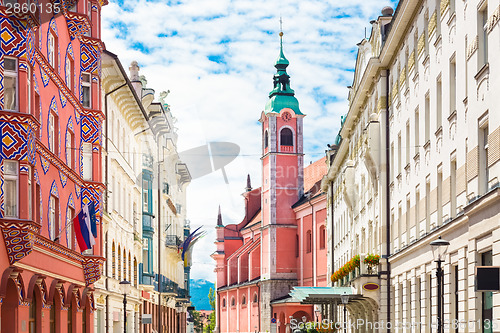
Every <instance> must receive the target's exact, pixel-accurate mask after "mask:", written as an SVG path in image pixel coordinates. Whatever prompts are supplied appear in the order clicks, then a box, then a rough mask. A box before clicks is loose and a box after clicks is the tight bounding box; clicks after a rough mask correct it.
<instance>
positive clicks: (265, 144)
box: [264, 131, 269, 149]
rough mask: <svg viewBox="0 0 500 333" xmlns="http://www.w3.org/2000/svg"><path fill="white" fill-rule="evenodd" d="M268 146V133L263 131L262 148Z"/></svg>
mask: <svg viewBox="0 0 500 333" xmlns="http://www.w3.org/2000/svg"><path fill="white" fill-rule="evenodd" d="M268 146H269V133H268V132H267V131H265V132H264V149H266V148H267V147H268Z"/></svg>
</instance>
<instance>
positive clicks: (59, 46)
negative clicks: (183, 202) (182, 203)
mask: <svg viewBox="0 0 500 333" xmlns="http://www.w3.org/2000/svg"><path fill="white" fill-rule="evenodd" d="M19 3H20V4H22V3H24V2H23V1H19ZM50 5H52V6H51V7H50V8H51V9H50V10H49V9H48V8H49V6H50ZM103 5H105V2H104V1H93V0H91V1H78V2H76V1H74V2H73V3H69V2H63V1H60V2H47V1H41V2H39V7H38V8H35V9H36V11H33V12H29V10H28V13H25V14H22V15H21V14H10V12H11V10H9V7H6V6H0V10H1V11H2V16H1V17H0V24H1V54H0V57H1V58H0V82H2V85H1V86H0V110H1V111H0V133H1V149H0V191H1V193H0V227H1V231H2V235H3V242H0V243H1V245H0V272H1V280H0V302H1V303H0V304H1V305H0V312H1V332H9V333H10V332H37V333H40V332H56V331H57V332H92V331H93V309H94V300H93V289H92V283H93V282H95V281H96V280H97V279H99V277H100V274H101V268H102V263H103V260H104V259H103V258H102V257H101V250H100V249H101V248H102V241H101V233H100V230H101V228H100V227H101V225H100V221H101V202H102V200H101V199H102V193H103V190H104V186H103V184H102V183H101V127H102V126H101V124H102V121H103V114H102V112H101V101H100V54H101V51H102V50H103V44H102V42H101V41H100V12H101V7H102V6H103ZM28 8H32V7H28ZM33 8H34V7H33ZM56 8H57V9H56ZM55 11H60V13H59V14H58V15H56V16H54V14H53V12H55ZM91 200H92V201H93V202H94V204H95V206H96V211H97V220H98V237H97V239H96V245H95V246H94V249H93V250H89V251H87V252H86V253H85V254H81V251H80V249H79V248H78V245H77V244H76V239H75V236H74V231H73V228H72V224H71V221H72V218H73V217H74V216H75V215H76V214H77V213H78V212H79V211H80V209H81V207H82V206H83V205H84V204H87V203H89V202H90V201H91Z"/></svg>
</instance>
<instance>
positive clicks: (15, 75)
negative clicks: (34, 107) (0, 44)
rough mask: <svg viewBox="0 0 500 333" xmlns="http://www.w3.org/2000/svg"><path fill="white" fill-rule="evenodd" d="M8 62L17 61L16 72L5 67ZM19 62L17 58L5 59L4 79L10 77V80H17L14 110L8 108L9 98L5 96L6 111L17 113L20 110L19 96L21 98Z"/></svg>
mask: <svg viewBox="0 0 500 333" xmlns="http://www.w3.org/2000/svg"><path fill="white" fill-rule="evenodd" d="M6 60H14V61H15V70H8V69H6V66H5V61H6ZM18 68H19V67H18V60H17V58H11V57H5V59H4V77H5V78H7V77H10V78H14V80H15V82H16V83H15V94H14V108H8V107H7V96H5V99H4V101H5V105H4V109H5V110H11V111H17V110H18V108H19V105H18V101H17V99H18V96H19V74H18V73H19V72H18ZM5 84H6V83H5V80H4V88H5Z"/></svg>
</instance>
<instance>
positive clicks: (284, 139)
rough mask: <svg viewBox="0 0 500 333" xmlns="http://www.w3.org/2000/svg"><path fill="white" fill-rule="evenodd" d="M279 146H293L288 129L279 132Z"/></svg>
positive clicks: (291, 134) (291, 135) (290, 131)
mask: <svg viewBox="0 0 500 333" xmlns="http://www.w3.org/2000/svg"><path fill="white" fill-rule="evenodd" d="M280 144H281V145H282V146H293V133H292V130H291V129H289V128H286V127H285V128H283V129H282V130H281V132H280Z"/></svg>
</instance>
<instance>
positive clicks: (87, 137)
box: [81, 116, 102, 144]
mask: <svg viewBox="0 0 500 333" xmlns="http://www.w3.org/2000/svg"><path fill="white" fill-rule="evenodd" d="M81 120H82V128H81V129H82V140H83V142H91V143H93V144H100V142H99V135H100V131H101V126H102V124H101V121H100V120H99V119H98V118H96V117H93V116H82V119H81Z"/></svg>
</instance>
